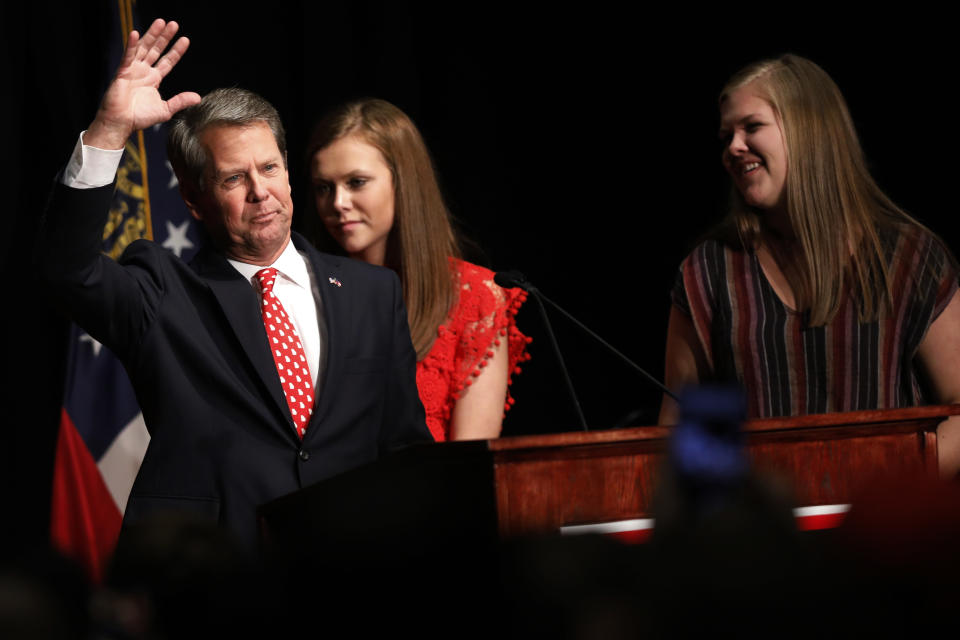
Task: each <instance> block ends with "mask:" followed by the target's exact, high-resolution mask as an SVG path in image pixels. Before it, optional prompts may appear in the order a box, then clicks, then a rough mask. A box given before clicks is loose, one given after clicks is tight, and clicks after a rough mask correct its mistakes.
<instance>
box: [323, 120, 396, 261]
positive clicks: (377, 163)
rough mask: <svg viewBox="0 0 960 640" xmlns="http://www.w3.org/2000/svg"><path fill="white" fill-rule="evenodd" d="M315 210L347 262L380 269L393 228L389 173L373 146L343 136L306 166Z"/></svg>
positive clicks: (354, 138) (357, 138)
mask: <svg viewBox="0 0 960 640" xmlns="http://www.w3.org/2000/svg"><path fill="white" fill-rule="evenodd" d="M310 178H311V181H312V182H313V192H314V198H316V203H317V211H318V212H319V213H320V218H321V220H323V224H324V226H326V228H327V231H328V232H329V233H330V235H331V236H333V238H334V240H336V241H337V242H338V243H339V244H340V246H341V247H343V249H344V251H346V252H347V254H348V255H349V256H350V257H352V258H359V259H360V260H363V261H364V262H369V263H372V264H378V265H383V262H384V258H385V257H386V252H387V236H389V235H390V229H391V228H392V227H393V208H394V193H393V175H392V174H391V172H390V167H388V166H387V163H386V161H385V160H384V159H383V154H381V153H380V150H379V149H377V148H376V147H374V146H372V145H370V144H367V143H366V142H364V141H363V139H361V138H360V137H359V136H356V135H348V136H346V137H343V138H340V139H339V140H335V141H334V142H332V143H330V144H329V145H328V146H326V147H324V148H323V149H321V150H320V151H318V152H317V153H316V154H314V156H313V160H312V162H311V163H310Z"/></svg>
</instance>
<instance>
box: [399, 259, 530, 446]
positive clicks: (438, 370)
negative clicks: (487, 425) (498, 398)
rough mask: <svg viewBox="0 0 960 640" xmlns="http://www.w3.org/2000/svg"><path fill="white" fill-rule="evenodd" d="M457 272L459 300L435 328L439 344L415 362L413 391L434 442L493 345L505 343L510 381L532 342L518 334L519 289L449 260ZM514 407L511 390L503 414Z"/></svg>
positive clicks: (522, 295)
mask: <svg viewBox="0 0 960 640" xmlns="http://www.w3.org/2000/svg"><path fill="white" fill-rule="evenodd" d="M451 264H452V266H453V267H454V268H455V270H456V274H455V277H456V278H457V284H458V286H457V301H456V304H455V305H454V307H453V310H452V311H451V312H450V315H449V316H448V317H447V321H446V322H445V323H444V324H443V325H441V326H440V327H439V328H438V329H437V340H436V342H434V343H433V347H432V348H431V349H430V352H429V353H428V354H427V357H426V358H424V359H423V360H421V361H420V362H418V363H417V389H418V390H419V392H420V400H421V402H423V408H424V409H425V410H426V413H427V427H429V428H430V433H432V434H433V437H434V438H435V439H436V440H437V441H443V440H448V439H449V437H450V415H451V412H452V411H453V406H454V404H455V403H456V401H457V398H458V397H459V395H460V393H461V392H462V391H463V390H464V389H465V388H466V387H469V386H470V384H471V383H472V382H473V379H474V378H476V377H477V376H479V375H481V374H482V373H483V368H484V367H486V366H487V360H488V359H489V358H491V357H493V351H492V350H491V349H492V348H493V347H494V346H499V345H500V341H501V340H506V341H507V352H508V357H509V361H508V367H509V368H508V374H507V375H508V378H507V384H508V385H509V384H510V382H511V380H510V376H512V375H513V374H514V373H520V367H519V364H520V363H521V362H524V361H526V360H529V359H530V355H529V354H528V353H527V350H526V347H527V344H528V343H529V342H530V338H528V337H526V336H525V335H523V334H522V333H520V330H519V329H517V326H516V323H515V321H514V317H515V316H516V314H517V311H519V310H520V306H521V305H522V304H523V302H524V301H525V300H526V299H527V293H526V292H525V291H523V290H522V289H503V288H501V287H500V286H498V285H497V284H495V283H494V281H493V272H492V271H490V270H489V269H484V268H483V267H479V266H477V265H475V264H470V263H469V262H464V261H462V260H451ZM512 404H513V398H512V397H511V396H510V392H509V390H508V391H507V396H506V398H505V399H504V411H506V410H507V409H509V408H510V405H512Z"/></svg>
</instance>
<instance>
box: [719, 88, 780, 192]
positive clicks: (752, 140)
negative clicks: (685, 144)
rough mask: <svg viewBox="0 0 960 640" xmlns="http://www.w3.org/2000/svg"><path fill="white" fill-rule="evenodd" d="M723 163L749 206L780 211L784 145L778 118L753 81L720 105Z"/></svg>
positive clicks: (734, 92)
mask: <svg viewBox="0 0 960 640" xmlns="http://www.w3.org/2000/svg"><path fill="white" fill-rule="evenodd" d="M720 139H721V140H722V141H723V160H722V161H723V166H724V168H725V169H726V170H727V173H729V174H730V177H731V178H732V179H733V184H735V185H736V187H737V189H738V190H739V191H740V193H741V195H743V199H744V200H745V201H746V203H747V204H748V205H750V206H753V207H757V208H758V209H764V210H767V211H771V210H772V211H783V210H784V205H785V203H786V184H787V147H786V143H785V141H784V138H783V129H782V128H781V126H780V118H779V117H778V116H777V114H776V113H775V112H774V110H773V107H772V106H771V105H770V103H769V102H767V101H766V100H764V99H763V98H761V97H759V96H758V95H757V92H756V89H755V88H754V86H753V84H752V83H751V84H747V85H745V86H743V87H740V88H739V89H736V90H734V91H733V92H731V93H730V94H728V96H727V98H726V100H724V101H723V103H722V104H721V105H720Z"/></svg>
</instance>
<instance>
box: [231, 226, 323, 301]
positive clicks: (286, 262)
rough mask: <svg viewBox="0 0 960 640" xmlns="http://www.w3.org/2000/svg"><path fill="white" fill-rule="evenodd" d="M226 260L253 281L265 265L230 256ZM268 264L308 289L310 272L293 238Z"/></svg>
mask: <svg viewBox="0 0 960 640" xmlns="http://www.w3.org/2000/svg"><path fill="white" fill-rule="evenodd" d="M227 262H229V263H230V264H231V265H233V268H234V269H236V270H237V271H239V272H240V275H242V276H243V277H244V278H246V279H247V280H249V281H250V282H253V278H254V276H256V275H257V272H258V271H260V270H261V269H266V267H264V266H262V265H257V264H249V263H246V262H240V261H239V260H233V259H231V258H227ZM270 266H271V267H273V268H274V269H276V270H277V271H278V272H280V273H281V274H282V275H283V276H284V277H286V278H287V279H288V280H292V281H293V282H294V283H295V284H298V285H300V286H301V287H304V288H305V289H307V290H309V289H310V274H309V273H308V272H307V263H306V257H305V256H303V255H301V254H300V252H298V251H297V248H296V247H295V246H293V238H291V239H290V241H289V242H287V246H286V248H285V249H284V250H283V253H281V254H280V257H278V258H277V259H276V261H274V263H273V264H271V265H270Z"/></svg>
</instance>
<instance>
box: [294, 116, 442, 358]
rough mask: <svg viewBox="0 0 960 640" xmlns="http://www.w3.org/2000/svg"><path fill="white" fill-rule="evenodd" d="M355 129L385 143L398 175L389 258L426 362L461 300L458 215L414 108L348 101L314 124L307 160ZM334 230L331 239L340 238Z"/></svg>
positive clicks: (383, 147) (392, 169) (383, 149)
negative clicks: (453, 215)
mask: <svg viewBox="0 0 960 640" xmlns="http://www.w3.org/2000/svg"><path fill="white" fill-rule="evenodd" d="M349 135H356V136H359V137H360V138H361V139H362V140H363V141H364V142H366V143H367V144H369V145H371V146H373V147H375V148H377V149H378V150H379V151H380V153H381V154H382V155H383V159H384V160H385V161H386V163H387V166H388V167H390V172H391V174H392V176H393V186H394V223H393V228H392V229H391V230H390V235H389V236H388V238H387V254H386V259H385V264H386V266H388V267H390V268H392V269H394V270H395V271H396V272H397V273H398V274H399V275H400V281H401V282H402V283H403V297H404V302H405V303H406V306H407V317H408V320H409V322H410V337H411V339H412V340H413V346H414V349H416V351H417V360H422V359H423V358H425V357H426V355H427V353H428V352H429V351H430V348H431V347H432V346H433V342H434V340H436V337H437V329H438V328H439V327H440V325H441V324H443V322H444V321H445V320H446V319H447V315H448V314H449V312H450V309H451V307H452V306H453V304H454V302H455V301H456V289H455V286H454V285H455V283H454V280H453V278H454V274H453V271H452V270H451V268H450V264H449V258H451V257H459V256H460V251H459V248H458V245H457V239H456V236H455V234H454V231H453V226H452V225H451V222H450V213H449V211H448V210H447V206H446V204H445V203H444V201H443V196H442V195H441V193H440V187H439V185H438V184H437V178H436V174H435V172H434V168H433V163H432V162H431V160H430V154H429V152H428V151H427V147H426V145H425V144H424V142H423V137H422V136H421V135H420V132H419V131H418V130H417V127H416V125H414V124H413V121H411V120H410V118H409V117H407V114H405V113H404V112H403V111H401V110H400V109H398V108H397V107H395V106H394V105H392V104H390V103H389V102H387V101H385V100H379V99H376V98H364V99H361V100H356V101H354V102H349V103H347V104H344V105H341V106H340V107H337V108H336V109H334V110H333V111H331V112H329V113H328V114H326V115H325V116H324V117H323V118H322V119H321V120H320V121H319V122H318V123H317V125H316V126H315V127H314V130H313V133H312V135H311V136H310V142H309V144H308V145H307V162H310V161H311V160H312V158H313V156H314V155H315V154H316V153H317V152H318V151H320V150H321V149H324V148H326V147H327V146H329V145H330V144H331V143H333V142H335V141H336V140H339V139H341V138H343V137H346V136H349ZM321 226H322V225H321ZM326 235H327V238H326V239H325V240H326V242H327V243H328V244H329V243H331V242H332V239H330V238H329V235H328V234H326Z"/></svg>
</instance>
